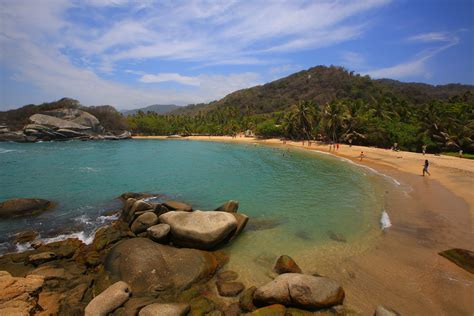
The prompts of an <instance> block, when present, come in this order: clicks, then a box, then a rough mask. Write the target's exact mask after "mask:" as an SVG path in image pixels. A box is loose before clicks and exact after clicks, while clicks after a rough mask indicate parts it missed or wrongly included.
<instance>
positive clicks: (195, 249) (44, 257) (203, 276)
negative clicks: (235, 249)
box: [0, 193, 397, 316]
mask: <svg viewBox="0 0 474 316" xmlns="http://www.w3.org/2000/svg"><path fill="white" fill-rule="evenodd" d="M122 200H123V208H122V210H121V211H120V216H119V219H118V220H117V221H114V222H112V223H111V224H110V225H107V226H104V227H101V228H99V229H98V230H97V231H96V233H95V238H94V240H93V242H92V243H91V244H90V245H86V244H84V243H83V242H82V241H80V240H78V239H74V238H70V239H67V240H64V241H58V242H53V243H49V244H42V243H40V242H38V241H33V242H32V243H31V245H32V249H31V250H28V251H25V252H22V253H13V254H7V255H4V256H2V257H0V314H1V315H140V316H146V315H226V316H232V315H242V314H248V315H356V314H357V313H356V312H354V311H352V310H351V309H350V308H348V307H347V306H345V305H344V304H343V303H344V297H345V292H344V289H343V288H342V286H341V285H340V284H339V283H338V282H337V281H336V280H333V279H330V278H327V277H324V276H320V275H308V274H304V272H303V271H302V270H301V268H300V267H299V266H298V265H297V263H296V262H294V261H293V259H292V258H290V257H288V256H285V255H283V256H281V257H279V258H278V260H277V261H276V262H275V266H274V269H273V271H269V272H271V273H273V274H274V276H275V278H274V280H273V281H271V282H269V283H268V284H266V285H263V286H260V287H258V288H257V287H255V286H250V287H248V288H246V287H245V285H244V284H243V283H242V282H239V275H238V274H237V273H236V272H234V271H231V270H227V269H226V268H225V265H226V262H227V260H228V254H227V253H226V252H225V251H224V250H223V249H222V248H223V247H222V246H224V245H225V244H227V243H229V242H232V240H233V239H235V238H237V236H238V235H239V234H241V233H242V232H243V231H244V228H245V226H246V224H247V222H248V221H249V218H248V217H247V216H246V215H245V214H243V213H239V212H238V202H237V201H229V202H227V203H225V204H223V205H221V206H220V207H218V208H216V209H215V210H213V211H199V210H193V208H192V206H190V205H188V204H185V203H182V202H178V201H171V200H168V201H161V202H160V203H158V202H153V201H154V200H153V196H151V195H149V194H140V193H125V194H123V195H122ZM30 202H31V201H30ZM43 204H44V203H43ZM7 205H10V206H11V204H8V203H7ZM39 205H41V203H39ZM24 235H25V236H24V237H25V238H26V239H24V240H28V241H32V240H31V239H34V238H35V237H36V235H35V234H31V233H30V234H28V233H27V234H24ZM20 237H21V236H20ZM375 315H397V313H396V312H394V311H392V310H390V309H388V308H385V307H383V306H379V307H378V308H377V311H375Z"/></svg>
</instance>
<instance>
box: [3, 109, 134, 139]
mask: <svg viewBox="0 0 474 316" xmlns="http://www.w3.org/2000/svg"><path fill="white" fill-rule="evenodd" d="M130 137H131V134H130V132H128V131H124V132H123V133H121V134H119V135H114V134H112V133H107V132H106V131H105V129H104V128H103V127H102V126H101V125H100V122H99V120H98V119H97V118H96V117H95V116H94V115H92V114H90V113H88V112H85V111H82V110H79V109H76V108H60V109H56V110H51V111H46V112H44V113H41V114H34V115H32V116H30V117H29V124H27V125H25V126H24V127H23V130H21V131H11V130H10V129H9V128H8V127H6V126H0V141H15V142H36V141H50V140H56V141H57V140H70V139H79V140H89V139H92V140H95V139H109V140H119V139H127V138H130Z"/></svg>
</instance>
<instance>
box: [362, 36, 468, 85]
mask: <svg viewBox="0 0 474 316" xmlns="http://www.w3.org/2000/svg"><path fill="white" fill-rule="evenodd" d="M436 34H437V33H427V34H421V35H417V36H414V37H413V38H417V39H416V40H417V41H424V42H432V41H435V42H440V41H441V42H447V43H446V44H444V45H443V46H438V47H434V48H429V49H425V50H423V51H422V52H420V53H419V54H417V56H415V57H414V58H413V59H411V60H409V61H407V62H403V63H399V64H397V65H394V66H389V67H384V68H379V69H373V70H369V71H366V72H365V74H368V75H370V76H371V77H374V78H392V79H405V78H410V77H414V76H420V75H421V76H424V77H425V78H429V77H430V76H431V71H430V70H429V68H428V67H427V62H428V61H429V60H430V59H432V58H433V57H435V56H436V55H438V54H439V53H441V52H442V51H444V50H446V49H448V48H450V47H452V46H454V45H457V44H458V43H459V38H458V37H456V36H439V34H438V35H436Z"/></svg>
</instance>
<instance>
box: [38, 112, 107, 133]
mask: <svg viewBox="0 0 474 316" xmlns="http://www.w3.org/2000/svg"><path fill="white" fill-rule="evenodd" d="M44 114H45V115H48V116H52V117H55V118H58V119H62V120H65V121H68V122H71V123H75V124H78V125H80V126H84V127H87V128H88V129H90V130H92V131H94V132H101V131H102V129H101V126H100V122H99V120H98V119H97V118H96V117H95V116H94V115H92V114H90V113H88V112H85V111H82V110H79V109H73V108H62V109H55V110H51V111H47V112H44ZM30 120H31V118H30ZM60 128H67V127H60Z"/></svg>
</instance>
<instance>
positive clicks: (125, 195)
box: [120, 192, 159, 201]
mask: <svg viewBox="0 0 474 316" xmlns="http://www.w3.org/2000/svg"><path fill="white" fill-rule="evenodd" d="M149 197H159V194H151V193H146V192H125V193H122V194H121V195H120V198H121V199H122V200H124V201H127V200H128V199H130V198H134V199H136V200H141V199H145V198H149Z"/></svg>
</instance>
